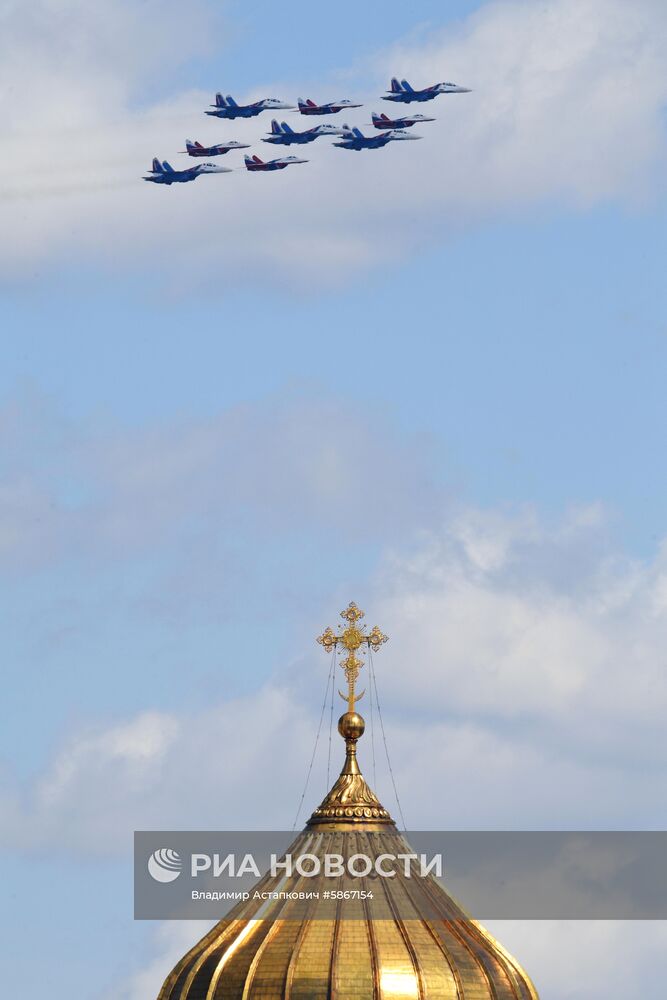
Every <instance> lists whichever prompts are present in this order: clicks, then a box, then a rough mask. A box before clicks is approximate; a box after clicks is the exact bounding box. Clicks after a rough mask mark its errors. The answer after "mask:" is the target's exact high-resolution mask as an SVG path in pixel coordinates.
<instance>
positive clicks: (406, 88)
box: [401, 80, 414, 94]
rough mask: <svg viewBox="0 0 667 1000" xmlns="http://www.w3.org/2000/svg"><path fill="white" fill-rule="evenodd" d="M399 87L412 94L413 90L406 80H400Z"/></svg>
mask: <svg viewBox="0 0 667 1000" xmlns="http://www.w3.org/2000/svg"><path fill="white" fill-rule="evenodd" d="M401 87H402V88H403V90H407V91H408V93H410V94H412V93H414V89H413V88H412V87H411V86H410V84H409V83H408V81H407V80H401Z"/></svg>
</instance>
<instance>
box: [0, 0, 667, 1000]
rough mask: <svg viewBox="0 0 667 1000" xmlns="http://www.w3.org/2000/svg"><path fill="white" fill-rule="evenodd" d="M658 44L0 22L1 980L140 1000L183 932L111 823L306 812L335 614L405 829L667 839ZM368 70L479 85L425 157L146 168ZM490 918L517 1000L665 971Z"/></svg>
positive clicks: (264, 13) (406, 151)
mask: <svg viewBox="0 0 667 1000" xmlns="http://www.w3.org/2000/svg"><path fill="white" fill-rule="evenodd" d="M666 36H667V11H665V9H664V5H663V4H661V3H659V2H657V0H638V2H636V3H634V4H632V5H628V4H626V3H621V2H620V0H545V2H528V0H498V2H490V3H488V2H487V3H474V2H463V0H461V2H450V3H448V4H447V5H443V4H441V3H440V4H437V3H435V2H430V0H429V2H422V3H419V4H417V5H414V4H412V5H406V4H400V3H398V2H395V0H385V2H383V3H382V4H379V3H371V2H369V3H366V4H364V5H359V4H352V3H349V2H347V0H342V2H340V3H338V4H337V5H336V12H335V16H331V12H328V11H325V10H324V9H322V8H321V7H318V6H316V5H315V6H314V5H312V4H305V3H302V2H300V0H298V2H297V0H287V2H286V3H283V4H281V5H275V4H269V3H268V2H264V0H261V2H256V3H253V4H252V5H247V4H245V5H244V4H240V3H238V2H235V0H234V2H232V0H230V2H227V3H222V4H220V3H216V4H213V3H209V2H208V0H193V3H192V4H190V5H188V10H187V12H185V11H184V9H183V7H182V5H181V4H178V3H175V2H172V0H161V2H160V3H156V2H155V0H147V2H144V3H141V4H140V3H138V2H137V0H111V2H106V3H104V4H102V3H99V2H90V0H88V2H87V3H83V2H81V0H38V2H37V3H34V4H32V5H30V9H29V10H28V9H27V8H26V6H25V4H20V3H18V2H17V0H5V3H4V5H3V31H2V33H1V35H0V84H1V85H0V106H1V107H2V116H3V122H4V126H3V133H2V136H1V137H0V148H1V150H2V156H1V157H0V219H1V220H2V224H1V225H0V296H1V301H2V320H3V321H2V324H1V332H0V345H1V350H2V363H1V364H0V587H1V588H2V600H1V601H0V609H1V610H0V615H1V616H2V623H3V627H2V635H3V639H4V647H5V648H4V654H3V656H2V660H1V663H2V689H3V699H2V704H3V712H2V726H1V727H0V843H1V844H2V854H1V855H0V870H1V872H2V884H3V886H4V887H5V892H4V894H3V896H4V899H3V907H2V911H0V912H1V913H2V916H0V920H1V921H2V932H3V940H4V941H5V942H6V945H7V947H6V948H5V949H3V951H4V953H5V954H4V955H3V956H2V958H0V961H2V962H4V963H5V964H4V967H3V968H2V973H1V974H2V981H3V983H4V984H5V986H6V990H7V991H8V992H10V993H11V992H12V991H13V992H17V991H19V990H20V992H21V996H22V997H23V998H24V1000H33V998H35V1000H36V998H37V997H38V996H42V994H43V987H44V983H45V982H48V983H49V990H50V994H51V995H52V996H53V997H54V1000H60V998H63V1000H64V998H65V997H69V996H71V993H72V984H76V988H77V991H78V992H79V993H80V994H81V995H82V996H83V997H84V998H86V1000H119V998H121V1000H143V998H150V997H154V996H156V995H157V991H158V989H159V986H160V983H161V981H162V979H163V978H164V976H165V975H166V973H167V972H168V971H169V969H170V968H171V965H172V964H173V963H174V961H175V960H176V959H177V958H178V957H179V956H180V955H181V954H182V953H183V952H184V951H185V950H186V949H187V948H188V947H189V946H190V944H192V943H193V941H194V940H195V939H196V937H197V936H198V935H199V934H200V932H201V928H199V927H198V926H196V925H195V924H192V923H185V924H177V923H165V924H153V923H135V922H134V921H133V920H132V895H131V892H132V872H131V843H132V832H133V830H135V829H151V828H154V829H161V828H164V829H169V828H191V829H197V828H202V829H206V828H218V829H225V828H228V829H244V828H253V827H262V826H264V827H265V826H267V825H268V826H270V827H273V828H277V829H280V828H282V827H289V826H291V824H292V821H293V818H294V813H295V811H296V806H297V805H298V802H299V799H300V796H301V792H302V790H303V782H304V780H305V774H306V770H307V763H308V760H309V758H310V753H311V751H312V745H313V740H314V736H315V732H316V729H317V721H318V718H319V709H320V704H321V700H322V697H323V693H324V687H325V684H326V672H327V668H328V664H327V662H326V657H324V656H323V655H322V654H321V650H319V648H318V647H317V646H316V644H315V643H314V636H315V635H317V634H319V632H320V631H321V629H322V628H323V627H324V626H325V625H326V624H332V625H333V624H335V621H336V618H337V615H338V612H339V611H340V610H341V609H342V608H343V607H344V606H345V605H346V604H347V603H348V602H349V601H350V600H352V599H354V600H355V601H357V602H358V603H359V604H360V605H361V606H362V607H363V608H365V609H366V610H367V612H368V620H369V622H370V624H374V623H375V622H376V621H377V623H378V624H379V625H380V626H381V627H382V628H383V630H384V631H385V632H387V633H388V634H389V635H390V639H391V641H390V642H389V643H388V644H387V646H386V647H384V648H383V650H382V653H381V654H379V655H378V658H377V663H376V669H377V673H378V684H379V690H380V697H381V700H382V705H383V711H384V713H385V725H386V729H387V735H388V740H389V746H390V752H391V753H392V757H393V759H394V760H395V761H400V765H399V766H397V767H396V769H395V770H396V772H397V773H396V777H397V783H398V788H399V793H400V795H401V803H402V806H403V812H404V813H405V816H406V822H407V825H408V827H409V828H410V827H412V828H413V829H418V828H424V829H428V828H443V829H447V828H458V829H466V828H474V829H664V827H665V823H666V822H667V815H666V814H665V806H664V803H665V800H666V798H665V794H664V793H665V778H664V775H665V763H666V758H667V746H666V744H665V736H664V717H665V708H666V707H667V686H666V682H665V676H666V673H667V671H666V669H665V666H666V665H665V654H664V650H665V640H666V639H667V542H666V539H667V517H666V515H665V511H666V510H667V504H666V503H665V500H666V497H667V468H666V466H665V463H664V459H663V453H664V430H665V424H666V416H667V406H666V404H665V392H664V371H665V361H666V355H667V324H666V317H665V313H666V308H665V307H666V304H667V303H666V293H665V283H664V280H663V271H664V260H665V250H666V246H665V243H666V238H665V222H666V220H667V199H666V197H665V195H666V187H665V180H664V178H665V176H666V172H665V166H666V162H667V157H666V151H667V128H666V126H667V119H666V117H665V102H666V100H667V72H666V70H665V63H664V51H665V42H666V40H667V38H666ZM394 75H397V76H399V77H401V78H402V77H404V76H407V77H408V79H410V80H411V82H413V84H414V85H415V86H419V85H426V84H429V83H433V82H435V81H436V80H441V79H451V80H454V81H456V82H457V83H460V84H462V85H464V86H467V87H470V88H471V90H472V92H471V93H470V94H463V95H455V96H451V97H443V98H440V99H439V100H438V101H437V102H436V103H435V104H434V105H433V108H434V116H435V117H436V118H437V121H436V122H434V123H431V124H428V125H423V126H420V129H419V131H420V134H422V135H423V136H424V138H423V139H422V140H421V141H420V142H418V143H405V144H398V143H397V144H395V146H393V147H392V146H389V147H387V148H386V149H385V150H381V151H378V152H377V153H376V152H372V153H360V154H356V153H349V154H348V153H346V152H343V151H341V150H336V149H334V148H332V147H330V146H329V145H328V143H326V142H324V141H322V142H321V143H319V142H318V144H317V146H316V147H315V148H314V149H313V150H312V152H311V151H309V154H308V155H309V156H310V159H311V162H309V163H308V164H306V165H303V166H300V167H298V168H297V167H295V168H293V169H291V170H287V171H284V172H282V173H279V174H275V175H273V174H269V175H266V176H264V175H250V174H246V173H245V172H243V171H235V172H234V173H233V174H229V175H223V176H213V177H203V178H200V179H199V180H198V181H196V182H195V183H194V184H192V185H183V186H182V187H181V186H179V187H174V188H162V187H158V186H157V185H151V184H145V183H144V182H143V181H142V180H141V177H142V176H143V174H144V172H145V171H146V169H147V168H148V166H149V163H150V160H151V158H152V157H153V156H155V155H157V156H160V157H167V158H170V159H171V160H172V161H175V162H176V163H178V164H179V165H181V162H182V161H183V160H184V157H183V156H180V155H179V154H178V153H177V150H179V149H182V148H184V146H183V143H184V140H185V138H186V137H187V138H194V139H199V140H201V141H211V142H215V141H220V140H221V139H222V138H225V137H228V136H231V135H232V131H231V130H233V132H234V135H233V137H235V138H240V139H243V138H244V137H248V138H249V139H250V140H252V141H253V143H255V148H256V149H257V150H258V151H259V152H261V150H260V148H259V146H258V145H257V140H258V136H259V135H260V133H261V132H262V131H263V129H264V127H268V117H269V116H263V118H261V119H259V120H255V121H254V122H251V123H240V124H239V125H238V126H233V127H232V126H229V127H228V123H224V122H217V121H216V120H214V119H207V118H205V117H204V116H203V114H202V111H203V109H204V108H205V107H206V106H207V105H208V104H210V103H211V101H212V100H213V95H214V94H215V92H216V91H217V90H221V91H223V92H224V93H233V94H234V95H235V96H236V97H237V99H239V100H242V99H256V98H258V97H263V96H269V95H270V96H278V97H286V98H289V99H291V100H294V99H295V98H296V97H299V96H304V97H313V98H315V99H317V100H331V99H337V98H340V97H349V98H352V99H359V101H360V102H362V103H363V105H364V107H363V108H361V109H359V110H358V111H357V112H354V115H355V116H356V117H354V119H352V118H351V121H352V120H353V121H354V123H358V124H361V125H364V124H365V123H367V122H368V121H370V118H369V115H370V112H371V111H373V110H381V105H380V102H379V100H378V97H379V95H380V94H381V93H382V92H383V91H384V90H385V89H386V88H387V86H388V82H389V79H390V78H391V76H394ZM288 114H289V112H288ZM230 129H231V130H230ZM267 148H268V147H267ZM253 151H254V150H253ZM227 161H229V163H230V165H233V166H235V167H237V166H239V164H240V162H241V160H240V155H239V154H230V156H229V157H227V159H226V162H227ZM324 742H325V743H326V740H325V741H324ZM230 743H233V744H234V745H238V746H239V747H241V748H242V753H241V754H239V756H238V759H235V760H234V762H233V767H232V766H230V762H229V760H228V757H227V753H226V748H227V747H228V746H229V745H230ZM368 750H369V748H368V747H366V748H364V747H363V746H361V747H360V757H361V762H362V765H363V764H364V761H365V759H366V760H368ZM364 754H366V757H365V756H364ZM325 772H326V760H325V755H323V753H322V752H321V753H320V754H319V756H318V757H317V759H316V765H315V769H314V773H313V778H312V779H311V785H310V786H309V790H308V791H307V794H306V803H305V807H304V808H307V809H311V808H312V807H314V805H315V804H317V802H318V801H319V799H320V798H321V797H322V795H323V794H324V791H325V786H326V773H325ZM377 777H378V782H377V789H376V790H377V791H378V793H379V795H380V798H381V799H382V801H383V802H384V803H385V805H387V807H388V808H390V809H394V806H395V803H394V801H393V790H392V786H391V782H390V780H389V775H388V773H387V770H386V767H383V766H382V765H380V763H379V762H378V776H377ZM434 793H435V794H434ZM493 929H494V932H495V933H497V935H498V937H499V938H500V939H501V940H502V941H503V943H504V944H506V945H507V946H508V947H509V948H510V950H513V951H514V952H515V953H516V954H517V955H518V956H519V958H520V959H521V961H522V963H523V964H524V965H525V966H526V968H527V969H528V971H529V972H530V974H531V976H532V977H533V979H534V980H535V982H536V984H537V986H538V989H539V990H540V992H541V995H542V996H543V998H547V997H549V998H553V1000H579V998H586V1000H598V998H600V1000H602V998H604V1000H615V998H617V997H618V998H619V1000H620V998H621V997H624V998H625V997H626V996H628V995H633V994H641V995H642V996H643V997H644V998H645V1000H652V998H653V997H658V995H659V990H660V988H661V987H660V984H661V982H662V981H664V973H665V968H664V955H665V933H666V931H665V927H664V926H663V925H660V924H643V925H642V926H641V927H637V926H633V925H630V924H618V923H611V922H607V923H600V924H581V923H578V924H566V923H561V924H553V923H549V922H539V923H534V924H518V923H517V924H512V925H510V924H509V923H507V924H505V925H504V926H501V925H498V926H494V928H493ZM35 940H38V941H39V942H40V945H39V948H38V949H36V948H35Z"/></svg>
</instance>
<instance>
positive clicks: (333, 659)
mask: <svg viewBox="0 0 667 1000" xmlns="http://www.w3.org/2000/svg"><path fill="white" fill-rule="evenodd" d="M335 666H336V651H335V650H334V651H333V653H332V655H331V665H330V667H329V674H328V677H327V687H326V691H325V692H324V701H323V702H322V711H321V712H320V722H319V725H318V727H317V735H316V736H315V745H314V747H313V753H312V756H311V758H310V764H309V765H308V773H307V774H306V783H305V785H304V786H303V792H302V794H301V801H300V802H299V808H298V809H297V811H296V816H295V817H294V823H293V824H292V830H293V831H294V830H296V824H297V823H298V822H299V815H300V813H301V807H302V805H303V800H304V799H305V797H306V792H307V791H308V782H309V781H310V775H311V772H312V770H313V764H314V762H315V754H316V753H317V744H318V743H319V740H320V733H321V731H322V720H323V719H324V712H325V710H326V706H327V698H328V696H329V685H331V689H332V692H333V684H334V670H335ZM332 698H333V693H332ZM329 743H331V737H329ZM329 756H331V750H329Z"/></svg>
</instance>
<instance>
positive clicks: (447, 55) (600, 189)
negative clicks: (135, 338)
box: [0, 0, 667, 290]
mask: <svg viewBox="0 0 667 1000" xmlns="http://www.w3.org/2000/svg"><path fill="white" fill-rule="evenodd" d="M159 6H160V16H159V17H156V16H155V10H154V7H155V5H154V4H150V3H149V4H143V5H141V7H140V8H138V7H137V6H136V5H132V4H129V3H127V4H124V3H121V4H115V5H113V6H112V8H109V7H108V5H103V4H89V5H82V4H80V3H79V2H78V0H68V2H62V0H61V2H60V3H58V4H46V3H43V4H41V5H40V7H39V8H38V9H37V10H33V12H32V14H31V15H27V14H26V13H25V11H24V9H23V8H22V6H20V5H19V4H13V5H11V6H10V9H9V13H8V16H7V18H6V23H5V30H4V32H3V38H2V41H1V42H0V46H1V48H0V56H2V57H3V58H2V60H1V62H2V65H3V71H2V73H3V77H2V79H3V80H4V83H5V86H4V87H2V88H0V90H1V92H2V93H3V95H4V96H3V98H1V99H0V108H1V110H2V114H3V120H4V121H5V122H6V123H7V124H6V127H5V133H4V135H3V147H4V148H3V162H2V174H3V177H2V180H3V194H2V202H1V211H2V213H3V215H4V217H5V225H4V226H3V231H4V233H5V234H6V235H5V237H4V241H3V243H2V244H0V271H1V272H2V273H4V275H5V277H8V278H17V277H20V276H21V275H26V274H28V273H30V274H32V273H34V269H35V268H36V267H38V268H42V267H46V268H53V267H55V268H57V267H60V266H62V265H63V264H64V263H65V262H69V263H72V262H74V263H76V262H77V261H82V262H83V261H85V262H86V263H87V264H88V265H90V264H93V265H94V266H97V267H101V268H103V269H105V270H106V271H108V272H111V273H119V272H123V271H125V270H134V269H135V268H137V267H139V268H141V270H142V271H144V272H147V273H150V274H152V275H154V276H155V277H156V278H157V279H158V280H162V281H164V280H167V281H169V283H170V287H172V288H178V287H181V288H185V287H192V285H196V284H202V283H203V284H205V285H207V286H208V287H209V288H211V289H220V290H224V288H225V287H226V285H227V283H228V282H230V281H234V282H238V281H249V282H251V283H252V282H254V281H261V282H264V281H266V280H267V279H269V280H272V279H273V278H275V277H277V278H278V279H279V280H280V281H281V282H283V283H284V282H290V283H292V284H293V286H294V287H301V288H307V287H308V282H309V280H310V279H312V278H313V276H314V275H317V276H318V279H319V280H320V281H322V280H324V281H326V280H330V281H331V282H336V281H339V280H340V279H341V278H344V277H345V276H348V275H351V274H353V273H358V272H359V269H367V268H373V267H377V266H381V265H383V264H385V263H387V262H389V261H396V260H400V259H401V258H403V257H404V256H405V255H407V254H409V253H410V252H412V250H413V249H415V248H418V247H421V246H423V245H424V244H425V243H429V242H430V241H432V240H434V239H435V240H439V239H442V238H443V237H444V236H445V235H446V234H447V233H450V232H452V231H455V230H457V229H458V228H459V227H460V226H461V225H466V224H469V223H471V222H477V221H480V220H483V219H488V218H489V217H495V216H497V215H498V214H499V213H505V212H507V211H512V212H513V213H516V212H519V213H521V212H524V211H525V212H528V211H530V210H533V209H535V207H539V206H548V205H553V204H558V205H561V206H563V207H569V208H571V209H573V210H575V211H586V210H587V209H589V208H590V207H592V206H595V205H598V204H601V203H606V202H609V201H619V202H621V203H624V204H626V205H628V206H632V207H636V206H641V205H642V204H646V203H651V201H652V200H653V199H654V198H655V197H656V196H657V195H658V194H659V193H660V191H661V190H662V189H663V187H664V185H663V182H662V180H661V176H662V174H664V162H665V130H664V118H663V108H664V104H665V100H666V98H667V74H666V73H665V70H664V59H663V53H664V49H665V43H666V41H667V12H666V11H665V8H664V5H663V4H660V3H658V2H657V0H639V2H637V3H635V4H632V5H628V4H626V3H623V2H621V0H550V2H547V3H544V4H539V5H536V4H532V3H526V2H499V3H492V4H488V5H485V6H484V7H483V8H481V9H480V10H479V11H478V12H476V13H475V14H473V15H472V16H470V17H469V18H468V19H467V20H466V21H465V22H463V23H462V24H461V25H460V26H459V27H458V28H454V29H452V28H447V29H446V30H443V31H440V32H435V33H434V34H432V35H431V36H430V37H429V38H428V39H426V40H424V41H422V42H421V43H414V42H413V43H409V44H408V43H406V44H403V45H397V46H396V47H395V48H393V49H391V50H389V51H386V52H382V53H377V54H375V55H373V56H371V57H370V58H369V61H368V65H367V66H366V68H365V78H366V84H365V87H364V88H363V92H360V93H358V94H354V95H350V96H355V97H361V98H362V99H363V100H364V101H365V103H366V107H365V108H363V109H361V110H360V111H359V112H358V113H357V119H356V122H357V123H365V122H367V121H368V120H369V115H370V111H371V110H373V109H374V108H375V107H378V108H379V107H380V104H381V102H379V101H378V99H377V96H378V95H379V94H380V93H381V92H382V91H383V90H384V89H385V87H386V85H387V81H388V79H389V77H390V76H391V75H394V74H397V75H399V76H404V75H405V76H407V77H408V78H410V79H414V81H415V83H416V84H420V83H421V84H424V83H426V82H428V81H431V80H437V79H441V78H443V76H444V77H446V78H449V79H455V80H457V81H460V82H462V83H465V84H468V85H470V86H472V87H473V88H474V93H473V94H467V95H461V96H455V97H449V98H447V97H446V98H441V99H440V101H439V102H438V103H437V106H436V105H434V108H435V111H436V115H437V118H438V121H437V122H436V123H435V124H432V125H425V126H423V128H422V129H421V132H422V133H423V135H424V136H425V138H424V140H423V141H422V142H421V143H418V144H417V143H415V144H412V143H409V144H405V146H403V145H402V144H396V146H395V147H391V146H390V147H388V148H387V149H386V150H383V151H381V153H380V154H377V155H375V154H372V153H366V154H364V153H361V154H356V153H355V154H353V153H349V154H348V153H345V152H343V151H341V150H336V149H333V148H332V147H330V146H329V145H328V144H326V143H324V142H323V143H321V144H318V145H317V147H316V148H315V149H314V150H313V151H312V154H311V153H309V155H311V158H312V162H311V163H309V164H308V165H307V166H304V167H299V168H294V169H293V170H291V171H286V172H285V173H284V174H280V175H275V176H251V175H247V174H246V173H245V172H244V171H241V172H240V173H238V174H236V173H235V174H230V175H223V176H213V177H204V178H201V179H200V180H199V181H197V182H195V183H194V184H193V185H186V186H184V187H182V188H180V187H179V188H174V189H161V188H155V187H154V186H152V185H147V184H144V183H143V182H142V181H141V180H140V176H141V173H142V172H143V170H144V169H145V168H146V167H147V166H148V164H149V162H150V158H151V157H152V156H153V155H160V156H171V157H172V159H174V160H176V161H180V160H182V159H184V158H183V157H179V156H178V155H175V156H174V155H172V153H173V151H175V150H178V149H182V148H183V140H184V138H185V136H186V135H187V134H191V135H192V137H194V138H200V139H201V140H202V141H206V140H210V141H216V140H219V139H220V138H222V137H224V135H231V133H232V132H234V137H238V138H240V139H244V138H247V137H251V138H252V139H253V141H255V142H256V140H257V138H258V136H259V133H260V132H263V131H264V129H265V127H268V119H267V121H266V122H265V121H264V120H263V119H259V120H256V121H255V122H251V123H240V124H239V125H236V124H234V125H233V126H232V125H230V124H229V123H225V122H217V121H216V120H213V119H204V116H203V115H202V110H203V108H204V107H206V106H207V105H208V104H209V103H210V100H211V95H210V94H204V93H199V92H190V93H179V94H165V95H164V96H162V97H161V98H159V99H157V100H155V101H154V102H153V103H152V104H150V105H148V106H146V105H143V106H140V105H138V104H137V98H138V97H139V95H140V94H141V93H142V89H143V88H145V87H146V85H147V82H151V83H153V82H154V81H155V80H156V79H158V78H160V77H162V76H164V66H165V65H173V64H174V61H179V60H180V61H182V60H183V59H184V58H185V59H187V57H188V56H189V55H191V54H199V53H201V52H202V51H205V50H207V49H209V48H210V44H211V42H210V40H211V38H212V37H213V38H216V39H222V38H223V37H224V31H223V29H221V28H219V29H218V30H217V33H216V32H212V30H211V17H212V15H211V12H210V8H208V7H207V6H206V5H205V4H203V3H200V4H198V5H190V7H189V8H188V16H187V18H186V19H185V22H186V23H185V24H184V19H183V17H182V14H181V13H179V11H180V10H181V8H179V6H178V5H177V4H175V3H174V4H168V5H164V4H161V5H159ZM156 24H157V25H158V26H159V31H158V34H157V36H155V34H154V32H155V26H156ZM73 26H74V28H73ZM149 39H150V44H148V40H149ZM147 53H148V56H147ZM336 86H340V84H339V83H338V84H337V85H336ZM301 89H302V84H301V83H300V81H299V79H298V77H297V78H295V79H293V80H292V81H289V82H288V83H284V82H283V83H281V84H275V83H271V82H270V81H264V82H263V83H262V84H261V85H260V86H258V89H257V91H256V92H254V93H252V94H249V95H239V96H240V97H249V98H256V97H258V96H265V95H266V94H267V93H269V92H272V91H274V90H277V91H278V92H279V95H280V96H291V97H294V96H296V95H298V93H300V91H301ZM286 90H287V91H289V93H286ZM373 95H375V96H373ZM194 133H196V134H194ZM35 136H39V137H40V144H41V145H42V146H43V147H44V148H45V150H47V152H45V153H44V154H42V155H41V156H38V155H35V153H34V140H35ZM260 145H261V144H260ZM265 148H268V147H265ZM27 153H30V155H27ZM228 159H229V158H228ZM379 165H380V168H379ZM202 232H203V233H205V234H206V240H205V247H206V252H205V253H193V247H192V242H191V240H189V239H188V238H186V234H193V233H202ZM10 234H11V235H10ZM198 245H201V244H198ZM323 273H325V274H326V276H327V277H326V278H323Z"/></svg>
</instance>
